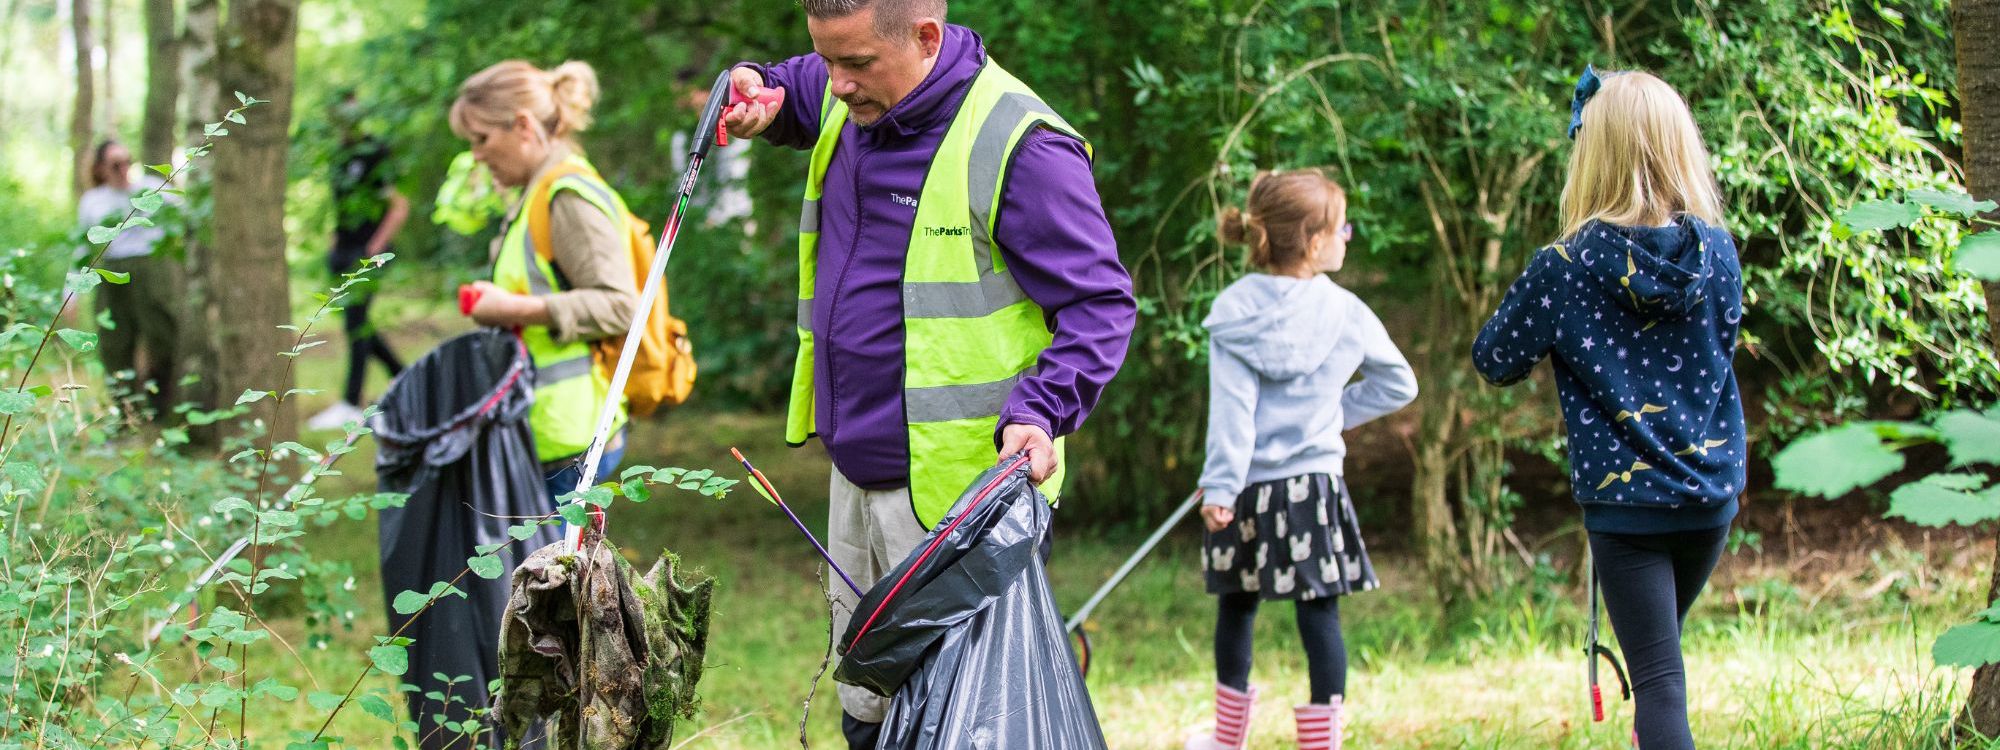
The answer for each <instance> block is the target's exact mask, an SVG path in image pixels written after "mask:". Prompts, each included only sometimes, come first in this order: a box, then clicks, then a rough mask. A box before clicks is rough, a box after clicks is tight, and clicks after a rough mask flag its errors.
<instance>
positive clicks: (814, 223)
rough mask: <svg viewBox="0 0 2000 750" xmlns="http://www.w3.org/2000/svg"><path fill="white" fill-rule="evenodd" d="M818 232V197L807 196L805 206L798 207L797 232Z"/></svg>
mask: <svg viewBox="0 0 2000 750" xmlns="http://www.w3.org/2000/svg"><path fill="white" fill-rule="evenodd" d="M818 232H819V199H818V198H807V199H806V204H805V206H804V207H803V208H801V209H799V234H817V233H818Z"/></svg>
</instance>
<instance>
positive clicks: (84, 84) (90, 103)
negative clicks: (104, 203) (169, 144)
mask: <svg viewBox="0 0 2000 750" xmlns="http://www.w3.org/2000/svg"><path fill="white" fill-rule="evenodd" d="M69 12H70V30H71V32H72V38H74V39H75V41H76V98H75V99H73V100H72V101H73V102H74V104H72V105H71V107H72V108H71V109H70V114H69V146H70V152H71V153H72V154H74V155H75V157H76V159H75V162H74V163H73V165H72V166H73V169H72V171H71V173H70V198H71V200H72V202H74V199H76V198H79V197H81V196H82V195H83V191H85V190H87V189H89V188H90V150H91V146H94V145H96V144H94V143H92V142H91V140H92V138H93V137H94V136H95V135H96V132H97V129H96V128H95V127H94V125H93V123H92V114H93V112H92V109H94V105H95V104H96V103H97V95H96V89H97V86H96V80H97V76H96V74H95V72H94V71H93V70H92V67H91V60H90V58H91V52H92V50H95V49H96V48H97V42H96V40H95V39H93V38H92V37H91V36H90V0H70V11H69Z"/></svg>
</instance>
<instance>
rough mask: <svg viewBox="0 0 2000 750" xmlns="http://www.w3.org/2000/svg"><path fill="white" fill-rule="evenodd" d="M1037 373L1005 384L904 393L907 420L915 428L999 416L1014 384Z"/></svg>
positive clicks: (1022, 374)
mask: <svg viewBox="0 0 2000 750" xmlns="http://www.w3.org/2000/svg"><path fill="white" fill-rule="evenodd" d="M1034 372H1035V368H1032V367H1030V368H1028V369H1026V370H1023V371H1021V372H1019V373H1015V374H1014V375H1013V376H1012V377H1009V378H1007V379H1005V380H998V381H994V382H991V383H973V384H970V385H939V386H932V387H929V388H910V389H906V390H904V391H903V414H904V418H906V419H908V420H909V421H910V422H911V423H912V424H915V423H919V422H949V421H951V420H954V419H977V418H980V417H997V416H1000V409H1001V407H1003V406H1006V405H1007V396H1008V394H1011V393H1013V392H1014V384H1015V383H1018V382H1020V381H1021V378H1024V377H1027V376H1029V375H1032V374H1034Z"/></svg>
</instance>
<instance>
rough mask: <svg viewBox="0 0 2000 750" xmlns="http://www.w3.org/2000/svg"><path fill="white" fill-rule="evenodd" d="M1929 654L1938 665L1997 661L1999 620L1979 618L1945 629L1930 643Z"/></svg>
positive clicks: (1999, 650)
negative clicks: (1935, 640) (1942, 633)
mask: <svg viewBox="0 0 2000 750" xmlns="http://www.w3.org/2000/svg"><path fill="white" fill-rule="evenodd" d="M1931 658H1932V659H1935V660H1936V661H1937V663H1938V666H1941V667H1983V666H1986V665H1988V664H1993V663H2000V623H1995V622H1992V621H1990V620H1983V619H1982V620H1979V621H1976V622H1968V623H1966V624H1964V625H1960V626H1958V627H1955V628H1952V629H1950V630H1947V631H1944V635H1940V636H1938V639H1937V642H1936V643H1933V644H1931Z"/></svg>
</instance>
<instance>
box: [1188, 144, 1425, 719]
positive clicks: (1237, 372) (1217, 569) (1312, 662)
mask: <svg viewBox="0 0 2000 750" xmlns="http://www.w3.org/2000/svg"><path fill="white" fill-rule="evenodd" d="M1249 209H1250V210H1249V212H1248V213H1243V212H1241V211H1238V210H1237V209H1235V208H1230V209H1229V210H1228V211H1227V212H1225V213H1224V215H1223V217H1222V222H1221V228H1222V236H1223V239H1224V240H1225V241H1227V242H1231V243H1239V244H1247V245H1249V246H1250V263H1251V265H1253V266H1255V267H1256V268H1257V272H1256V273H1252V274H1249V275H1247V276H1245V277H1243V278H1242V279H1239V280H1237V281H1236V283H1234V284H1230V285H1229V288H1227V289H1224V290H1222V294H1220V295H1218V296H1217V297H1216V298H1215V305H1214V307H1212V308H1211V309H1210V311H1209V314H1208V319H1207V320H1204V321H1202V326H1203V327H1205V328H1207V329H1208V333H1209V345H1208V359H1209V362H1208V367H1209V369H1208V373H1209V375H1208V381H1209V382H1208V388H1209V391H1208V392H1209V397H1208V457H1207V461H1206V463H1205V464H1204V465H1203V467H1202V472H1201V488H1202V494H1203V497H1204V501H1203V503H1204V504H1203V505H1202V509H1201V517H1202V521H1203V522H1204V524H1205V525H1206V526H1207V528H1208V536H1207V537H1206V538H1205V539H1204V540H1203V545H1202V569H1203V571H1204V575H1205V576H1206V577H1207V579H1208V580H1207V583H1208V593H1211V594H1215V595H1216V599H1217V604H1218V607H1217V613H1216V618H1215V683H1216V684H1215V732H1214V733H1213V734H1206V735H1199V736H1196V737H1194V738H1193V739H1191V740H1189V741H1188V743H1187V748H1188V749H1189V750H1237V749H1238V748H1242V747H1243V746H1244V739H1245V737H1246V736H1247V734H1248V729H1249V726H1250V713H1251V706H1252V704H1253V703H1255V702H1256V698H1257V690H1256V689H1255V688H1253V687H1251V686H1250V655H1251V645H1252V638H1251V636H1252V633H1253V631H1254V629H1255V626H1256V624H1257V605H1258V603H1259V602H1260V601H1262V600H1266V599H1271V600H1280V599H1289V600H1292V603H1293V606H1294V607H1295V608H1296V610H1297V616H1298V624H1299V640H1300V641H1301V642H1303V644H1304V645H1305V652H1306V664H1307V667H1308V671H1309V672H1310V674H1311V689H1312V696H1311V697H1312V699H1311V701H1310V702H1308V703H1306V704H1304V705H1300V706H1298V707H1297V708H1296V709H1295V711H1294V716H1295V718H1296V720H1297V726H1298V743H1299V745H1298V746H1299V747H1300V748H1302V749H1303V750H1339V748H1340V741H1341V726H1342V724H1343V723H1344V722H1343V721H1342V711H1343V699H1344V697H1345V695H1346V693H1347V645H1346V643H1344V642H1343V641H1342V639H1341V634H1340V597H1343V596H1346V595H1348V594H1353V593H1357V592H1361V591H1368V590H1370V589H1373V588H1375V587H1376V581H1375V570H1374V568H1373V567H1371V566H1370V565H1369V562H1368V551H1367V550H1366V548H1364V547H1363V545H1362V542H1361V525H1360V522H1359V519H1358V518H1357V517H1356V515H1355V512H1354V503H1353V502H1352V501H1351V500H1350V499H1349V498H1348V495H1347V483H1346V481H1344V479H1343V474H1344V473H1343V471H1342V463H1343V462H1342V459H1343V458H1344V457H1345V455H1346V453H1347V445H1346V443H1345V442H1343V441H1342V440H1341V437H1340V433H1341V431H1343V430H1348V429H1352V428H1354V427H1356V426H1358V425H1360V424H1362V423H1364V422H1367V421H1369V420H1372V419H1375V418H1377V417H1381V416H1385V415H1387V414H1390V413H1392V412H1394V411H1396V410H1397V409H1401V408H1403V407H1404V406H1406V405H1408V404H1409V403H1410V402H1411V401H1413V400H1415V399H1416V397H1417V379H1416V376H1415V374H1414V373H1412V372H1411V371H1410V363H1409V362H1408V361H1407V360H1405V359H1404V358H1403V354H1402V352H1400V351H1398V350H1397V349H1396V343H1395V342H1394V341H1391V340H1390V339H1389V333H1388V331H1386V330H1384V329H1383V327H1382V321H1381V320H1379V319H1377V318H1376V317H1375V313H1374V312H1373V311H1371V310H1369V309H1368V305H1367V303H1365V302H1362V301H1361V298H1359V297H1356V296H1354V293H1353V292H1349V291H1347V290H1346V289H1343V288H1341V287H1340V285H1338V284H1335V283H1333V281H1332V280H1331V279H1328V278H1327V277H1326V276H1325V273H1326V272H1329V271H1338V270H1340V267H1341V265H1342V264H1343V263H1344V262H1345V261H1346V258H1347V240H1348V238H1349V237H1350V236H1352V234H1353V231H1354V225H1352V224H1349V223H1347V198H1346V195H1345V193H1343V192H1342V191H1341V189H1340V186H1339V185H1336V184H1334V183H1333V181H1332V180H1329V179H1327V178H1326V177H1325V176H1324V175H1322V174H1320V173H1319V172H1316V171H1311V170H1298V171H1290V172H1276V173H1269V174H1263V175H1259V176H1258V177H1257V179H1256V180H1255V181H1254V182H1252V183H1251V184H1250V203H1249ZM1357 372H1358V373H1360V375H1361V379H1360V380H1359V381H1355V382H1352V383H1350V382H1348V381H1350V380H1353V379H1354V376H1355V374H1356V373H1357Z"/></svg>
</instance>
